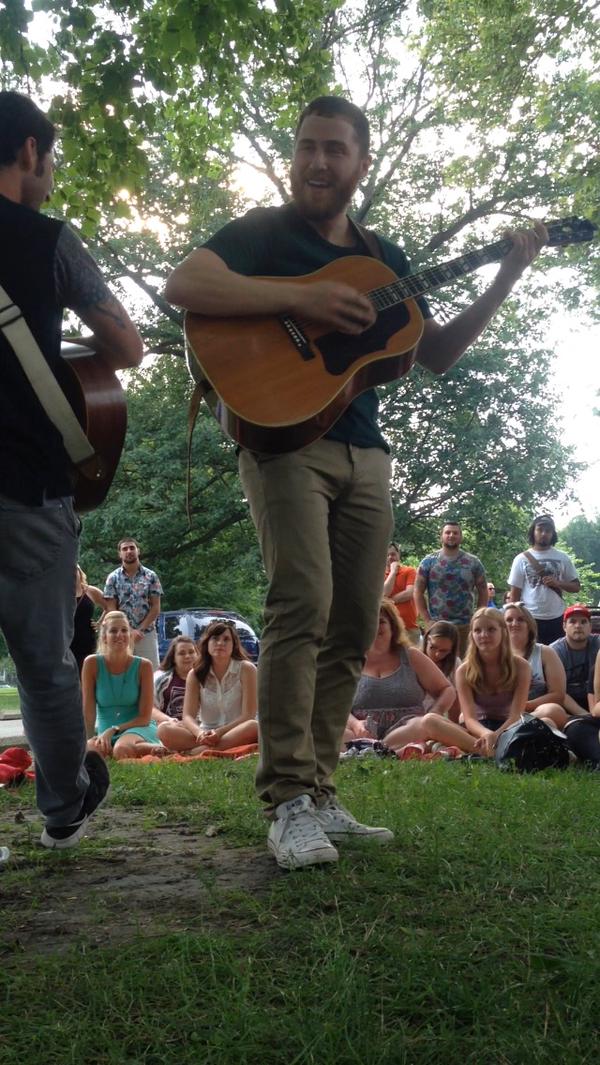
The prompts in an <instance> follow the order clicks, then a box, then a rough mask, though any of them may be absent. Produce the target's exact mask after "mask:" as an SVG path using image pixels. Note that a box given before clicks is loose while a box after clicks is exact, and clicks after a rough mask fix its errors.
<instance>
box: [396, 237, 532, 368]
mask: <svg viewBox="0 0 600 1065" xmlns="http://www.w3.org/2000/svg"><path fill="white" fill-rule="evenodd" d="M505 237H508V238H509V239H510V240H512V242H513V246H512V248H511V249H510V251H509V252H508V254H507V255H506V257H505V258H504V259H503V260H502V263H501V266H500V269H499V270H498V273H497V274H496V276H495V278H494V280H493V281H492V283H491V285H490V286H489V287H488V288H486V290H485V291H484V292H482V293H481V295H480V296H478V297H477V299H476V300H474V301H473V303H472V304H471V305H470V307H466V308H465V310H464V311H461V313H460V314H458V315H457V316H456V318H453V319H452V320H451V321H450V322H447V323H446V324H445V325H440V323H439V322H436V321H435V320H434V319H433V318H427V319H426V320H425V323H424V327H423V335H422V337H421V339H420V341H419V344H418V347H417V361H418V362H420V363H421V365H422V366H425V367H427V369H428V370H431V371H432V373H444V372H445V371H446V370H449V369H450V367H451V366H454V364H455V363H456V362H458V360H459V359H460V357H461V355H463V354H464V352H465V351H466V350H467V348H469V347H470V346H471V344H473V343H474V341H475V340H477V338H478V337H479V336H481V334H482V333H483V330H484V329H485V327H486V326H487V325H488V323H489V322H490V321H491V319H492V318H493V317H494V315H495V314H496V311H497V310H498V308H499V307H501V305H502V304H503V303H504V301H505V299H506V298H507V296H508V295H509V294H510V292H511V290H512V287H513V285H514V284H515V282H516V281H518V279H519V278H520V276H521V274H522V273H523V271H524V270H525V269H526V267H527V266H529V265H530V263H532V262H533V260H534V259H535V257H536V255H537V254H538V252H539V251H540V250H541V248H542V247H543V245H544V244H545V243H546V241H547V240H548V232H547V230H546V227H545V226H544V225H542V223H541V222H535V223H534V226H533V228H532V229H519V230H507V232H506V233H505Z"/></svg>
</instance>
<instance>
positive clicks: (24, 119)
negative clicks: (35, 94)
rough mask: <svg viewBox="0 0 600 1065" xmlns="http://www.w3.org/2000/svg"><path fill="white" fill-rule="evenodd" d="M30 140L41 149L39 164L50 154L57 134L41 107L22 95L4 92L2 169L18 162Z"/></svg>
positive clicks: (0, 130)
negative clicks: (26, 142)
mask: <svg viewBox="0 0 600 1065" xmlns="http://www.w3.org/2000/svg"><path fill="white" fill-rule="evenodd" d="M28 137H33V138H34V140H35V142H36V145H37V154H38V160H41V159H43V157H44V156H45V155H47V153H48V152H49V151H50V149H51V147H52V145H53V144H54V138H55V137H56V130H55V128H54V126H53V125H52V123H51V121H50V119H49V118H46V116H45V114H44V112H43V111H40V109H39V107H38V106H37V104H34V102H33V100H30V99H29V97H28V96H23V95H22V93H20V92H0V166H10V165H11V164H12V163H14V162H16V159H17V155H18V152H19V150H20V149H21V148H22V147H23V145H24V144H25V141H26V140H27V138H28Z"/></svg>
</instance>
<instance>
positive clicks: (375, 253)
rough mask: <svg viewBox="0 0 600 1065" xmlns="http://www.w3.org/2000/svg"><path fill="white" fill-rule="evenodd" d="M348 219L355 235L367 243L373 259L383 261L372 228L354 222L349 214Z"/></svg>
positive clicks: (377, 240)
mask: <svg viewBox="0 0 600 1065" xmlns="http://www.w3.org/2000/svg"><path fill="white" fill-rule="evenodd" d="M348 221H349V222H350V225H351V226H352V229H353V230H354V232H355V233H356V234H357V236H359V237H360V238H361V239H362V241H363V243H364V244H366V245H367V248H368V249H369V252H370V254H371V255H372V257H373V258H374V259H379V260H380V261H381V262H383V255H382V252H381V244H380V243H379V239H378V237H377V234H376V233H374V232H373V230H372V229H367V228H366V226H362V225H361V224H360V222H355V221H354V219H353V218H350V216H348Z"/></svg>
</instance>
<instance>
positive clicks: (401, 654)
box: [344, 599, 475, 753]
mask: <svg viewBox="0 0 600 1065" xmlns="http://www.w3.org/2000/svg"><path fill="white" fill-rule="evenodd" d="M426 695H430V696H431V698H432V700H433V704H432V707H431V710H430V711H429V713H426V711H425V708H424V705H423V703H424V699H425V696H426ZM455 699H456V692H455V690H454V688H453V687H452V685H451V684H450V681H449V680H448V678H447V677H445V676H444V674H443V673H442V671H441V670H440V669H438V667H437V666H436V665H434V663H433V662H432V661H431V659H430V658H428V657H427V655H425V654H423V652H422V651H419V650H417V648H416V647H413V646H411V644H410V642H409V640H408V638H407V636H406V633H405V631H404V624H403V622H402V619H401V618H400V617H399V616H398V613H397V611H396V609H395V607H394V604H393V603H392V602H391V600H389V599H383V600H382V603H381V607H380V613H379V627H378V629H377V635H376V637H375V639H374V641H373V643H372V644H371V647H370V648H369V650H368V651H367V657H366V660H365V665H364V668H363V672H362V675H361V678H360V680H359V682H358V687H357V689H356V695H355V696H354V702H353V704H352V713H351V714H350V717H349V718H348V724H347V726H346V731H345V732H344V741H345V742H346V743H347V742H349V741H351V740H355V739H364V738H369V739H377V740H383V742H384V743H385V745H386V746H387V747H391V748H392V749H393V750H399V748H400V747H404V746H405V745H406V744H407V743H423V742H426V741H427V740H437V741H438V742H439V743H443V744H444V745H446V746H454V747H460V749H461V750H463V751H467V752H469V753H470V752H472V751H474V750H475V740H474V739H473V738H472V737H471V736H470V735H469V734H468V733H467V732H466V731H465V729H462V728H461V727H460V725H456V724H455V723H454V722H453V721H448V720H447V719H446V718H445V717H444V714H445V713H446V712H447V711H448V710H449V709H450V708H451V706H452V705H453V703H454V701H455Z"/></svg>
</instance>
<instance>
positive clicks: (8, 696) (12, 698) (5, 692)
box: [0, 688, 21, 718]
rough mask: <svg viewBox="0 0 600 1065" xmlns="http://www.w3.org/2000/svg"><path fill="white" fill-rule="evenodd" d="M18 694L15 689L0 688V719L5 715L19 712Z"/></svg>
mask: <svg viewBox="0 0 600 1065" xmlns="http://www.w3.org/2000/svg"><path fill="white" fill-rule="evenodd" d="M20 709H21V706H20V703H19V693H18V691H17V689H16V688H0V718H2V717H3V716H4V714H5V713H15V712H17V713H18V712H19V711H20Z"/></svg>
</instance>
